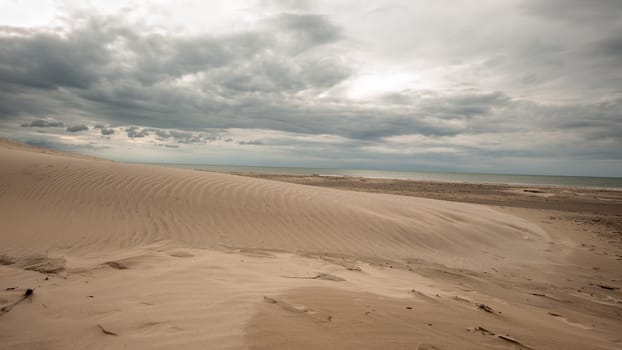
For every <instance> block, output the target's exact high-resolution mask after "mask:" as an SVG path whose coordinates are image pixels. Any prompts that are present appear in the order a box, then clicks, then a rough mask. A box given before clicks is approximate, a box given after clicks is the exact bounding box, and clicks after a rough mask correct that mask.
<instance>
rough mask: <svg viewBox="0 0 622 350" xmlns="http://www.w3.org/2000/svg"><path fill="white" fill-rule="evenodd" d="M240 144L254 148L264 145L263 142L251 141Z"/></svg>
mask: <svg viewBox="0 0 622 350" xmlns="http://www.w3.org/2000/svg"><path fill="white" fill-rule="evenodd" d="M238 144H240V145H254V146H261V145H263V144H264V143H263V142H262V141H261V140H249V141H240V142H238Z"/></svg>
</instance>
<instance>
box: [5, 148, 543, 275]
mask: <svg viewBox="0 0 622 350" xmlns="http://www.w3.org/2000/svg"><path fill="white" fill-rule="evenodd" d="M0 152H1V153H0V157H1V161H2V164H3V165H4V167H3V169H1V170H0V178H1V179H2V185H1V187H0V195H1V197H0V198H1V200H0V210H2V212H3V213H4V215H5V216H6V217H5V219H4V225H5V227H6V230H7V231H10V232H11V233H12V235H13V237H14V238H13V239H11V240H10V241H9V242H8V243H9V244H8V245H6V246H5V249H6V250H7V251H12V252H20V254H24V253H29V254H31V253H42V252H44V251H45V250H49V249H61V248H67V249H68V250H69V251H70V252H71V251H75V250H79V251H84V252H88V251H90V250H102V249H108V248H111V249H116V248H128V247H135V246H140V245H144V244H149V243H152V242H155V241H158V240H179V241H181V242H185V243H187V244H189V245H191V246H193V247H203V248H206V247H214V246H219V245H222V246H227V247H235V248H262V249H278V250H286V251H300V252H323V253H340V254H347V255H353V256H364V257H381V258H392V259H395V258H405V259H406V258H419V259H425V260H429V261H435V262H439V263H443V264H445V265H454V266H457V265H459V266H464V267H467V266H468V267H473V268H475V267H476V266H478V265H479V266H482V265H488V264H491V263H495V264H497V263H499V262H498V260H500V259H503V260H513V261H531V262H533V261H534V260H540V259H541V256H539V252H541V251H542V249H541V248H542V247H543V246H544V244H545V242H546V241H547V238H546V233H545V232H544V231H542V230H540V229H539V228H538V227H537V226H535V225H533V224H531V223H529V222H527V221H525V220H521V219H518V218H515V217H511V216H509V215H506V214H502V213H499V212H497V211H494V210H492V209H489V208H487V207H483V206H478V205H464V204H456V203H450V202H443V201H435V200H429V199H419V198H408V197H402V196H393V195H382V194H380V195H379V194H376V195H372V194H367V193H356V192H350V191H334V190H328V189H318V188H312V187H308V186H300V185H295V184H286V183H281V182H275V181H267V180H259V179H251V178H246V177H240V176H232V175H226V174H218V173H209V172H200V171H188V170H180V169H168V168H160V167H155V166H141V165H127V164H120V163H114V162H103V161H98V160H90V159H74V158H67V157H64V156H62V155H56V154H43V153H38V152H32V151H31V150H20V149H16V150H13V149H6V148H5V149H3V150H1V151H0ZM59 219H60V220H59ZM50 232H62V235H59V234H50ZM3 253H4V252H3ZM501 257H503V258H501Z"/></svg>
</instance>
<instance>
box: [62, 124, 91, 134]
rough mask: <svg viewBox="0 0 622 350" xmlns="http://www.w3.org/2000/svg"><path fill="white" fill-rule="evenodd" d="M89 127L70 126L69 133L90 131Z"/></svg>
mask: <svg viewBox="0 0 622 350" xmlns="http://www.w3.org/2000/svg"><path fill="white" fill-rule="evenodd" d="M88 129H89V127H88V126H86V125H73V126H68V127H67V131H69V132H78V131H85V130H88Z"/></svg>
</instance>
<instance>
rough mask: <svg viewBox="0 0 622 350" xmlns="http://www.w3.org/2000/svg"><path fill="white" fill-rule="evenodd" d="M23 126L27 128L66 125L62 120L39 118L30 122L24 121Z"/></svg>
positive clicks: (60, 126)
mask: <svg viewBox="0 0 622 350" xmlns="http://www.w3.org/2000/svg"><path fill="white" fill-rule="evenodd" d="M21 126H22V127H26V128H35V127H36V128H62V127H64V126H65V125H64V124H63V123H62V122H57V121H55V120H45V119H38V120H33V121H31V122H30V123H23V124H21Z"/></svg>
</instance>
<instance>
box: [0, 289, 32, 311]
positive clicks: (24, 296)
mask: <svg viewBox="0 0 622 350" xmlns="http://www.w3.org/2000/svg"><path fill="white" fill-rule="evenodd" d="M7 290H10V289H9V288H7ZM11 290H14V288H13V289H11ZM34 292H35V291H34V289H32V288H28V289H26V291H24V294H22V296H21V297H20V298H19V299H17V300H16V301H14V302H13V303H12V304H9V305H5V306H3V307H1V308H0V316H2V315H4V314H6V313H7V312H9V311H11V310H12V309H13V308H14V307H15V306H16V305H17V304H19V303H21V302H22V301H24V300H26V299H29V298H31V297H32V295H33V294H34Z"/></svg>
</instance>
